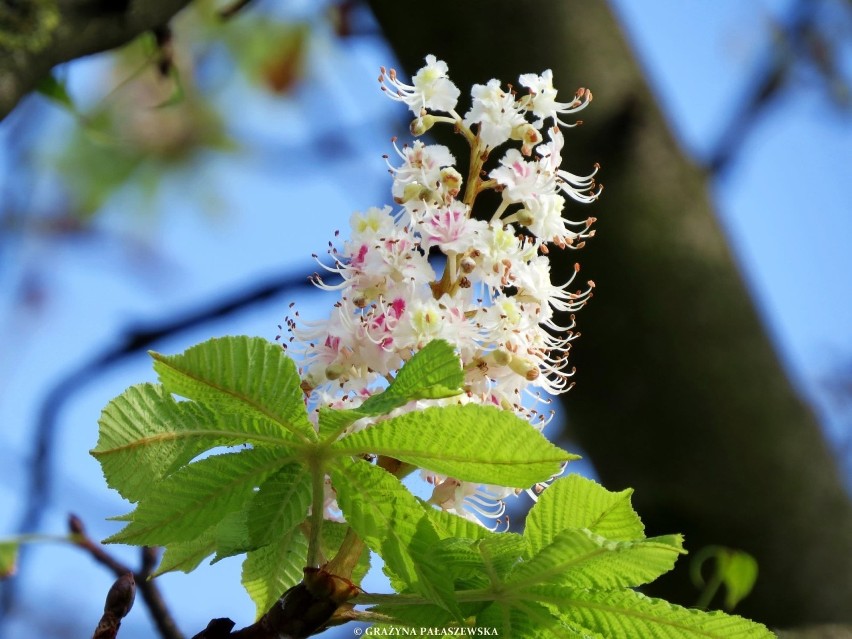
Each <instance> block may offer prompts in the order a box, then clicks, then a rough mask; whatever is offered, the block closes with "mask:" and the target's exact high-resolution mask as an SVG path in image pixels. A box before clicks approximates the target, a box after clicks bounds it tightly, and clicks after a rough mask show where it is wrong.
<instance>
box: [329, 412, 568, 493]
mask: <svg viewBox="0 0 852 639" xmlns="http://www.w3.org/2000/svg"><path fill="white" fill-rule="evenodd" d="M332 449H333V450H337V451H340V452H341V453H344V452H345V453H346V454H349V455H358V454H368V453H373V454H378V455H387V456H388V457H393V458H395V459H399V460H401V461H404V462H408V463H410V464H414V465H415V466H418V467H420V468H426V469H429V470H432V471H435V472H438V473H442V474H445V475H449V476H451V477H455V478H456V479H460V480H462V481H471V482H482V483H485V484H496V485H500V486H513V487H521V488H523V487H526V486H531V485H532V484H534V483H536V482H538V481H544V480H547V479H549V478H550V477H552V476H553V475H555V474H557V473H558V472H559V470H560V469H561V467H562V464H563V463H564V462H566V461H568V460H571V459H577V456H576V455H572V454H570V453H566V452H565V451H563V450H560V449H559V448H557V447H556V446H554V445H553V444H551V443H550V442H549V441H548V440H547V439H546V438H545V437H544V436H543V435H542V434H541V433H540V432H538V431H537V430H536V429H535V428H533V427H532V426H530V425H529V423H527V422H526V421H524V420H523V419H521V418H520V417H518V416H517V415H515V414H514V413H512V412H510V411H506V410H501V409H499V408H495V407H492V406H479V405H476V404H467V405H465V406H441V407H434V408H427V409H425V410H422V411H415V412H412V413H406V414H404V415H400V416H399V417H393V418H391V419H388V420H386V421H383V422H380V423H378V424H376V425H374V426H370V427H369V428H365V429H364V430H361V431H358V432H357V433H353V434H352V435H348V436H346V437H344V438H343V439H341V440H339V441H337V442H335V444H334V445H333V446H332Z"/></svg>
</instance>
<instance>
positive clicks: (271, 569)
mask: <svg viewBox="0 0 852 639" xmlns="http://www.w3.org/2000/svg"><path fill="white" fill-rule="evenodd" d="M307 555H308V541H307V539H305V536H304V535H303V534H302V533H301V531H299V529H298V528H294V529H292V530H291V531H290V532H289V533H287V534H286V535H282V536H281V537H279V538H278V539H277V540H276V541H275V543H272V544H270V545H268V546H264V547H263V548H258V549H257V550H252V551H250V552H249V553H248V554H247V555H246V559H245V561H244V562H243V571H242V584H243V587H245V589H246V591H247V592H248V594H249V597H251V599H252V601H254V605H255V606H256V608H257V617H260V616H261V615H262V614H263V613H265V612H266V611H267V610H269V609H270V608H271V607H272V604H274V603H275V602H276V601H277V600H278V598H279V597H281V595H283V594H284V592H285V591H286V590H287V589H288V588H292V587H293V586H295V585H296V584H297V583H299V582H301V581H302V570H303V569H304V567H305V561H306V560H307Z"/></svg>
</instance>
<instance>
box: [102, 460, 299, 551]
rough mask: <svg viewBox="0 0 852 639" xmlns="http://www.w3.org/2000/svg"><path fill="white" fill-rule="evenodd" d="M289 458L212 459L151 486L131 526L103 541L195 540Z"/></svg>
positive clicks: (131, 517)
mask: <svg viewBox="0 0 852 639" xmlns="http://www.w3.org/2000/svg"><path fill="white" fill-rule="evenodd" d="M292 461H293V459H292V458H290V457H288V456H286V454H283V455H282V451H278V450H275V449H274V448H270V449H267V448H255V449H247V450H243V451H241V452H238V453H227V454H224V455H212V456H210V457H207V458H205V459H202V460H200V461H197V462H194V463H192V464H190V465H188V466H184V467H183V468H181V469H179V470H178V471H176V472H174V473H173V474H171V475H169V476H167V477H165V478H163V479H161V480H160V481H158V482H156V483H155V484H154V485H153V486H152V487H151V490H150V491H148V492H147V493H146V495H145V496H144V498H143V499H142V500H141V501H140V502H139V505H138V506H137V508H136V510H134V511H133V512H132V513H130V514H129V516H128V517H125V518H122V519H125V520H128V521H129V522H130V523H128V525H127V526H126V527H125V528H124V529H123V530H121V531H120V532H118V533H117V534H115V535H113V536H112V537H109V538H108V539H107V540H106V542H108V543H129V544H135V545H149V546H165V545H168V544H171V543H173V542H187V541H192V540H193V539H196V538H197V537H199V535H201V534H202V533H203V532H204V531H205V530H206V529H207V528H209V527H210V526H213V525H216V524H218V523H219V522H221V521H222V520H223V519H225V517H227V516H228V514H229V513H232V512H234V511H238V510H240V509H241V507H242V505H243V504H244V503H246V502H247V501H248V499H249V498H250V497H251V496H252V495H253V494H254V490H255V488H256V487H257V486H259V485H260V484H261V483H263V481H264V480H265V479H266V478H267V477H268V476H269V475H271V474H272V473H274V472H275V471H276V470H278V469H279V468H281V467H282V466H283V465H285V464H288V463H291V462H292Z"/></svg>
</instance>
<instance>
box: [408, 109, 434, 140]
mask: <svg viewBox="0 0 852 639" xmlns="http://www.w3.org/2000/svg"><path fill="white" fill-rule="evenodd" d="M433 126H435V116H434V115H429V114H428V113H427V114H426V115H421V116H420V117H419V118H415V119H414V120H412V121H411V124H410V125H409V127H408V129H409V130H410V131H411V135H413V136H418V135H423V134H424V133H426V131H428V130H429V129H431V128H432V127H433Z"/></svg>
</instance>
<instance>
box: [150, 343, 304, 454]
mask: <svg viewBox="0 0 852 639" xmlns="http://www.w3.org/2000/svg"><path fill="white" fill-rule="evenodd" d="M151 356H152V357H153V358H154V369H155V370H156V371H157V374H158V375H159V376H160V381H161V382H162V383H163V385H164V386H165V387H166V388H167V389H168V390H169V391H171V392H173V393H176V394H178V395H182V396H183V397H187V398H189V399H194V400H196V401H199V402H202V403H204V404H207V405H209V406H210V407H212V408H216V409H218V410H222V411H226V412H231V413H239V414H245V415H251V416H259V417H262V418H264V419H268V420H270V421H272V422H275V423H276V424H278V425H279V426H280V428H281V429H282V431H289V432H291V433H294V434H296V435H298V436H299V437H300V438H301V439H302V440H307V441H314V440H316V437H317V435H316V432H315V431H314V427H313V425H312V424H311V422H310V421H309V420H308V414H307V411H306V409H305V402H304V397H303V394H302V390H301V388H300V383H301V382H300V379H299V375H298V372H297V371H296V365H295V364H294V363H293V361H292V360H291V359H290V358H288V357H287V356H286V355H285V354H284V351H283V350H282V349H281V347H280V346H278V345H277V344H273V343H271V342H268V341H266V340H265V339H262V338H259V337H246V336H239V337H223V338H217V339H212V340H208V341H206V342H204V343H202V344H198V345H196V346H193V347H192V348H189V349H187V350H186V351H185V352H184V353H182V354H181V355H172V356H166V355H160V354H159V353H153V352H152V353H151Z"/></svg>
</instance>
